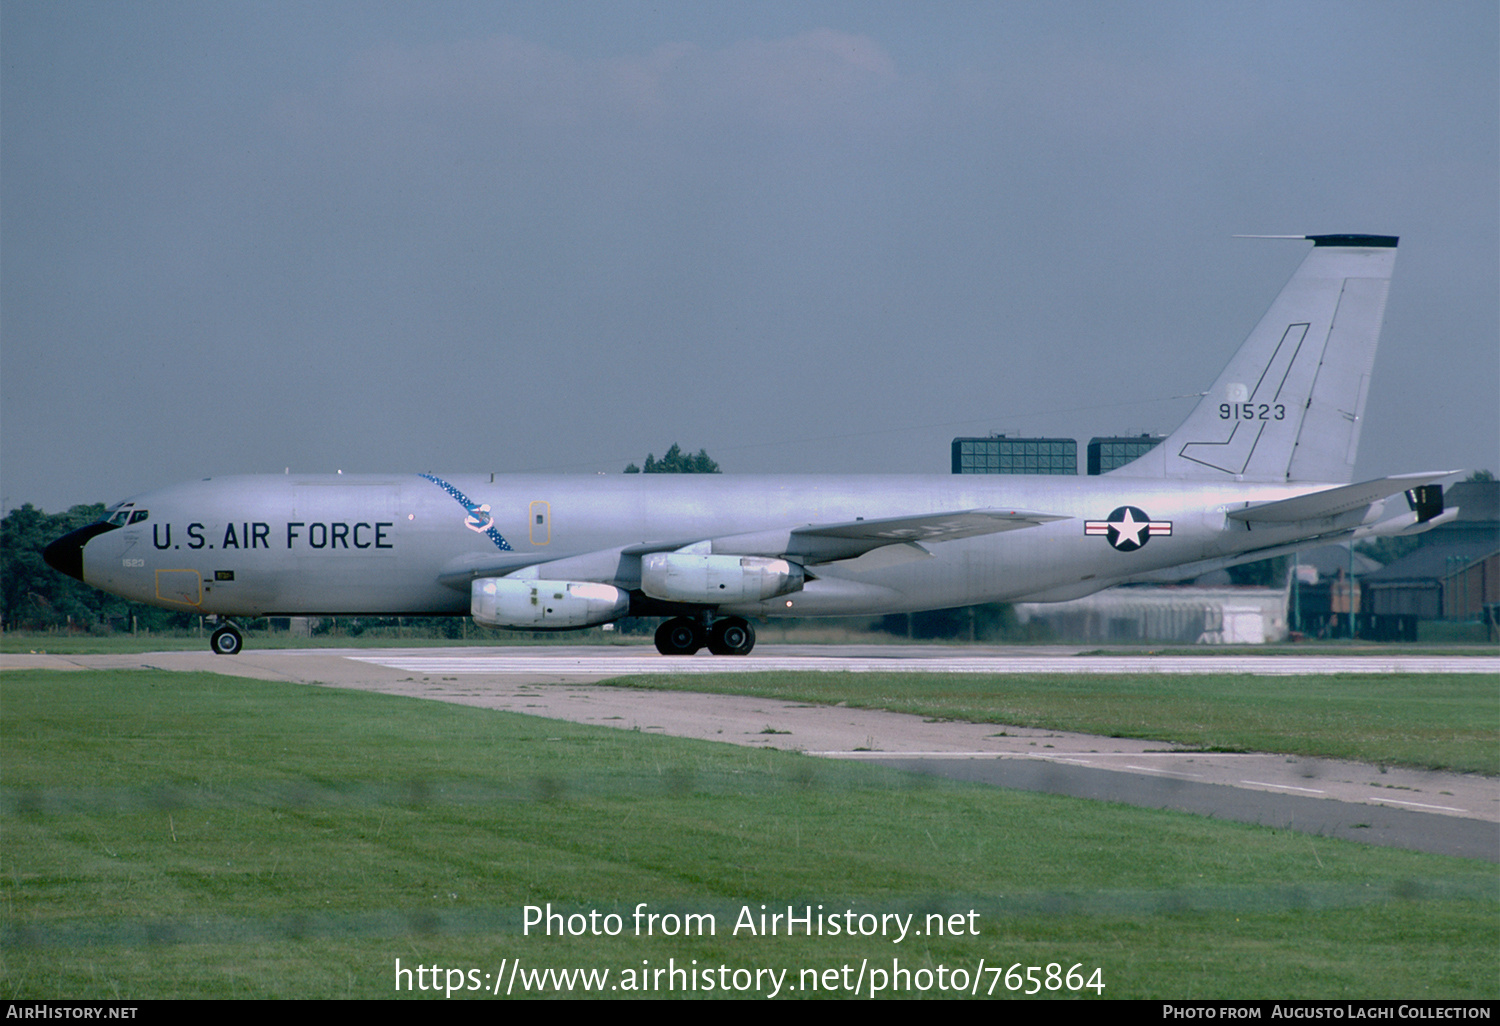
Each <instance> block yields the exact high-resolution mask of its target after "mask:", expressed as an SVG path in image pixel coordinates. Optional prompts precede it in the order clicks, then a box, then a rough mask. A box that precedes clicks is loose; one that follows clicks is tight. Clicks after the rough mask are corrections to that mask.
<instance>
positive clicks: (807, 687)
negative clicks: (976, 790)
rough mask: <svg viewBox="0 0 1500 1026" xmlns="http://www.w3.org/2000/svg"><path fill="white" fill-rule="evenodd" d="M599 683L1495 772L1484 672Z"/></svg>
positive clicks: (699, 678) (789, 676)
mask: <svg viewBox="0 0 1500 1026" xmlns="http://www.w3.org/2000/svg"><path fill="white" fill-rule="evenodd" d="M610 683H613V684H617V685H621V686H626V687H640V688H652V689H657V690H664V691H711V692H717V693H721V694H735V695H755V696H761V697H766V698H779V699H784V700H787V701H796V702H822V703H830V704H831V703H838V702H844V703H846V704H848V705H851V706H856V707H859V708H867V709H889V710H892V711H895V712H905V713H914V714H916V715H920V716H927V717H932V718H935V719H953V720H966V721H970V722H974V723H997V724H1013V725H1015V726H1020V727H1043V728H1047V729H1050V730H1070V731H1079V732H1082V733H1086V734H1102V735H1106V736H1110V737H1134V738H1150V739H1153V740H1160V741H1176V742H1180V743H1182V744H1188V745H1197V746H1201V747H1203V748H1208V749H1214V750H1221V751H1255V752H1282V753H1286V754H1288V755H1308V756H1318V757H1322V758H1334V759H1354V760H1357V761H1360V762H1372V763H1379V764H1390V765H1406V766H1418V767H1423V768H1430V769H1448V770H1456V771H1459V772H1466V773H1488V774H1497V773H1500V687H1497V686H1496V680H1495V678H1494V677H1493V676H1492V675H1489V674H1430V675H1416V674H1351V675H1326V676H1317V675H1310V676H1305V677H1303V676H1287V677H1281V676H1275V677H1273V676H1254V675H1251V674H1202V675H1199V674H1193V675H1185V674H1154V675H1153V674H1131V675H1120V676H1115V675H1103V674H1101V675H1096V674H1054V675H1050V676H1049V675H1043V674H1037V675H1031V674H1006V675H1004V676H995V675H989V674H977V673H974V674H970V673H955V674H937V673H889V674H887V673H858V674H854V673H725V674H693V675H691V676H677V675H672V674H660V675H642V676H633V677H621V678H617V679H616V680H614V681H611V682H610Z"/></svg>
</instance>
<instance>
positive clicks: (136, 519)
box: [130, 509, 151, 524]
mask: <svg viewBox="0 0 1500 1026" xmlns="http://www.w3.org/2000/svg"><path fill="white" fill-rule="evenodd" d="M150 515H151V513H150V512H149V511H148V510H144V509H138V510H136V511H135V512H134V513H132V514H130V522H131V523H132V524H139V523H141V522H142V521H144V520H145V519H146V518H147V517H149V516H150Z"/></svg>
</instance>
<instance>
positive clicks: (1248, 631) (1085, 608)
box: [1015, 587, 1287, 645]
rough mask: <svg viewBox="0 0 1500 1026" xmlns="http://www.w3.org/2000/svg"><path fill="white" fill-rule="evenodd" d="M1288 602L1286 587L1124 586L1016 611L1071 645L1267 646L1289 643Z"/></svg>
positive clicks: (1030, 604) (1024, 606)
mask: <svg viewBox="0 0 1500 1026" xmlns="http://www.w3.org/2000/svg"><path fill="white" fill-rule="evenodd" d="M1286 601H1287V593H1286V589H1284V588H1194V587H1124V588H1110V589H1108V590H1106V591H1101V592H1097V593H1095V594H1093V595H1087V596H1085V597H1083V598H1080V599H1073V600H1071V601H1069V602H1021V603H1017V605H1016V607H1015V609H1016V616H1017V618H1018V619H1019V620H1020V621H1021V622H1022V623H1028V622H1030V621H1033V620H1036V621H1040V622H1042V623H1044V624H1046V625H1047V627H1048V629H1050V630H1051V632H1052V633H1053V635H1054V636H1055V637H1057V638H1059V639H1066V640H1068V641H1075V642H1090V643H1092V642H1112V643H1116V644H1119V643H1130V642H1143V641H1167V642H1174V643H1176V644H1182V645H1195V644H1196V645H1263V644H1265V643H1267V642H1276V641H1285V640H1286V637H1287V620H1286V614H1287V608H1286Z"/></svg>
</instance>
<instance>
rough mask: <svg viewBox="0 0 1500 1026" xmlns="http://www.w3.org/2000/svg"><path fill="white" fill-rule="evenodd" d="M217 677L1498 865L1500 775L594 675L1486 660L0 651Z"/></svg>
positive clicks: (509, 650) (1448, 669)
mask: <svg viewBox="0 0 1500 1026" xmlns="http://www.w3.org/2000/svg"><path fill="white" fill-rule="evenodd" d="M22 666H35V667H50V668H57V669H67V668H85V667H88V668H97V669H118V668H150V669H158V670H171V671H190V670H191V671H207V672H217V673H228V674H231V675H235V676H244V677H252V678H259V679H267V680H280V681H292V682H299V683H306V684H317V685H322V686H329V687H341V688H356V689H361V690H368V691H378V692H382V693H386V694H394V695H403V696H407V697H415V698H423V699H431V700H436V701H445V702H454V703H458V704H462V705H471V706H476V707H481V708H487V709H499V710H506V711H511V712H518V713H524V714H527V715H534V716H544V717H550V718H555V719H562V720H570V721H573V722H578V723H588V724H593V725H596V726H605V727H611V728H615V729H627V730H640V731H646V732H651V733H660V734H668V735H672V736H678V737H691V738H698V739H703V740H711V741H718V742H726V743H731V744H740V745H746V746H751V747H774V748H781V749H791V750H797V751H801V752H805V753H807V754H809V755H816V756H821V757H826V758H841V759H859V760H866V761H879V762H882V763H884V764H888V765H891V766H895V767H898V768H902V769H907V770H911V771H914V772H920V773H928V774H933V775H938V776H944V777H951V778H956V779H964V780H973V781H980V782H984V783H989V784H993V785H997V786H1002V787H1009V788H1018V789H1023V790H1035V791H1046V792H1051V793H1057V794H1068V795H1073V796H1077V797H1084V798H1091V799H1096V800H1105V801H1117V802H1124V803H1128V804H1134V805H1140V806H1145V807H1151V808H1168V809H1177V810H1181V811H1186V812H1192V813H1195V814H1200V815H1209V816H1213V817H1215V818H1219V819H1228V820H1235V821H1240V822H1248V823H1257V824H1261V825H1266V826H1272V827H1277V828H1281V829H1292V830H1298V831H1302V832H1306V833H1309V834H1313V835H1319V836H1329V837H1341V838H1345V839H1350V840H1358V841H1364V842H1367V843H1374V844H1383V845H1390V846H1394V847H1404V848H1410V849H1414V850H1419V851H1429V852H1437V853H1442V854H1452V855H1461V856H1465V857H1469V858H1481V859H1487V860H1489V861H1492V862H1497V861H1500V780H1496V779H1495V778H1491V777H1483V776H1478V775H1474V774H1455V773H1432V772H1426V771H1420V770H1408V769H1401V768H1392V767H1377V766H1370V765H1366V764H1362V763H1353V762H1344V761H1334V760H1322V759H1308V758H1301V757H1289V756H1285V755H1266V754H1223V753H1206V752H1201V751H1193V750H1188V749H1183V748H1181V747H1179V746H1173V745H1169V744H1164V743H1162V742H1154V741H1136V740H1129V739H1121V738H1104V737H1097V736H1092V735H1085V734H1069V733H1066V732H1061V731H1047V730H1037V729H1028V728H1017V727H1004V726H999V725H996V724H971V723H955V722H928V721H925V720H924V719H922V718H921V717H918V716H908V715H903V714H898V713H888V712H882V711H878V710H863V709H851V708H847V707H842V706H809V705H804V704H800V703H792V702H781V701H776V700H771V699H762V698H745V697H738V696H730V695H703V694H690V693H682V692H666V691H650V690H645V689H637V688H621V687H608V686H598V685H597V683H596V682H597V681H600V680H604V679H606V678H610V677H616V676H623V675H630V674H646V673H655V674H660V673H672V674H687V673H708V672H770V671H794V672H828V671H844V672H850V673H870V672H942V673H993V674H1008V673H1009V674H1015V673H1029V674H1051V673H1178V674H1180V673H1247V674H1264V673H1276V674H1291V673H1297V674H1306V673H1356V672H1359V673H1372V672H1373V673H1411V674H1433V673H1490V674H1497V675H1500V659H1495V658H1490V657H1478V658H1464V657H1430V656H1392V655H1386V654H1383V653H1382V654H1380V655H1376V656H1373V657H1357V656H1339V657H1332V658H1322V657H1318V656H1250V657H1246V656H1225V655H1205V656H1170V657H1153V656H1149V655H1146V656H1142V655H1138V654H1134V653H1126V654H1102V655H1101V654H1089V655H1078V654H1071V652H1069V651H1068V650H1051V651H1039V650H1035V649H1027V650H1022V653H1021V654H1018V653H1017V650H1015V649H995V650H986V649H974V648H961V649H954V648H943V647H938V646H911V647H907V646H890V647H881V646H839V647H835V646H775V645H768V646H763V650H757V653H756V654H755V655H752V656H750V657H745V658H737V659H735V658H712V657H707V656H701V657H675V658H668V657H663V656H660V655H658V654H657V653H656V652H655V650H654V649H651V648H649V647H645V646H638V647H630V648H610V649H600V648H595V647H587V646H549V647H537V648H527V647H520V646H515V647H504V648H458V649H279V650H278V649H266V650H246V651H245V652H243V653H242V654H240V655H239V656H236V657H233V658H230V657H216V656H213V655H211V654H210V653H208V652H207V651H202V652H156V653H148V654H144V655H108V656H50V655H26V656H18V655H7V656H0V667H3V668H19V667H22Z"/></svg>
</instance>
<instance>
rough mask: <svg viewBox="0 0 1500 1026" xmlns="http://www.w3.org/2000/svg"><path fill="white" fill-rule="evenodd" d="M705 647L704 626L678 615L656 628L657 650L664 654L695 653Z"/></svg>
mask: <svg viewBox="0 0 1500 1026" xmlns="http://www.w3.org/2000/svg"><path fill="white" fill-rule="evenodd" d="M702 647H703V628H701V627H699V626H698V624H697V623H696V622H694V621H692V620H689V619H688V618H687V617H685V616H676V617H673V618H672V619H670V620H668V621H667V622H665V623H663V624H662V625H661V626H660V627H658V628H656V650H657V651H658V652H660V653H661V654H662V655H693V654H694V653H695V652H697V651H698V650H699V649H700V648H702Z"/></svg>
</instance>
